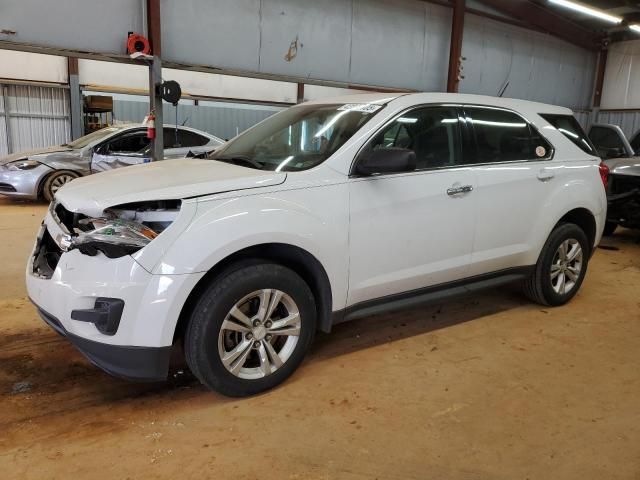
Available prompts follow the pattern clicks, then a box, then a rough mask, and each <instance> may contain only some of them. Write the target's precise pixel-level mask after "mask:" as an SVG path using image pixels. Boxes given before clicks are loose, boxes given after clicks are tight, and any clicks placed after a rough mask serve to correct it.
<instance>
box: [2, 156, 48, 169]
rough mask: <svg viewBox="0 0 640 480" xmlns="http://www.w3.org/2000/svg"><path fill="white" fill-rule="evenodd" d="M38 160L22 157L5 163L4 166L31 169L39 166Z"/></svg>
mask: <svg viewBox="0 0 640 480" xmlns="http://www.w3.org/2000/svg"><path fill="white" fill-rule="evenodd" d="M39 166H40V162H36V161H35V160H29V159H28V158H23V159H22V160H16V161H15V162H11V163H7V164H6V165H5V168H6V169H7V170H13V171H18V170H31V169H33V168H36V167H39Z"/></svg>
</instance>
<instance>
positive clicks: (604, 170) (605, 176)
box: [600, 162, 609, 188]
mask: <svg viewBox="0 0 640 480" xmlns="http://www.w3.org/2000/svg"><path fill="white" fill-rule="evenodd" d="M600 178H602V184H603V185H604V188H607V182H608V181H609V167H607V165H606V164H605V163H604V162H600Z"/></svg>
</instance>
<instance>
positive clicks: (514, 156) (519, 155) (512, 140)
mask: <svg viewBox="0 0 640 480" xmlns="http://www.w3.org/2000/svg"><path fill="white" fill-rule="evenodd" d="M465 115H466V120H467V122H468V123H469V124H470V125H472V126H473V133H474V136H475V140H476V159H475V161H476V163H492V162H513V161H518V160H536V159H542V158H548V156H549V154H550V153H551V146H550V145H549V143H548V142H547V141H546V140H544V139H543V138H542V136H541V135H540V134H539V133H538V132H537V131H535V130H534V129H533V128H531V127H530V126H529V124H528V123H527V122H526V121H525V120H524V119H523V118H522V117H520V116H519V115H516V114H515V113H513V112H509V111H506V110H496V109H489V108H465Z"/></svg>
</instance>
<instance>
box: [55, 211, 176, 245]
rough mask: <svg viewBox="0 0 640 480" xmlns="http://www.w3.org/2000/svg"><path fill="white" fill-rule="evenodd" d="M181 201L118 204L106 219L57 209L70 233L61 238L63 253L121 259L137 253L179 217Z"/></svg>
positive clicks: (61, 221)
mask: <svg viewBox="0 0 640 480" xmlns="http://www.w3.org/2000/svg"><path fill="white" fill-rule="evenodd" d="M180 203H181V202H180V201H179V200H158V201H147V202H136V203H129V204H124V205H117V206H114V207H111V208H109V209H107V210H105V211H104V214H105V216H104V217H100V218H87V217H85V216H84V215H80V214H71V213H69V212H67V211H66V210H65V209H64V208H63V207H61V206H56V207H55V208H54V212H55V214H56V218H57V220H58V222H59V223H61V224H63V225H64V226H65V227H66V228H67V229H68V230H69V234H68V235H64V236H63V237H64V238H60V239H59V241H58V244H59V245H60V248H61V249H62V250H63V251H69V250H72V249H76V248H77V249H78V250H80V252H81V253H84V254H86V255H92V256H93V255H96V254H97V253H98V252H102V253H104V254H105V255H106V256H107V257H109V258H118V257H123V256H125V255H130V254H132V253H135V252H137V251H138V250H140V249H141V248H143V247H145V246H146V245H147V244H149V243H150V242H151V241H152V240H153V239H154V238H156V237H157V236H158V235H160V233H162V232H163V231H164V230H165V229H167V228H168V227H169V226H170V225H171V224H172V223H173V221H174V220H175V218H176V217H177V216H178V213H179V211H180Z"/></svg>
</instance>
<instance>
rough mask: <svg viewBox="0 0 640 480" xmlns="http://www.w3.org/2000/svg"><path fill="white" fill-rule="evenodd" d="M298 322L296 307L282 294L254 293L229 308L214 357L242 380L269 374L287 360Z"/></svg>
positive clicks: (295, 338)
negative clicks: (217, 355) (216, 355)
mask: <svg viewBox="0 0 640 480" xmlns="http://www.w3.org/2000/svg"><path fill="white" fill-rule="evenodd" d="M301 325H302V322H301V318H300V312H299V310H298V306H297V305H296V303H295V302H294V301H293V299H292V298H291V297H290V296H289V295H287V294H286V293H284V292H282V291H280V290H275V289H263V290H257V291H254V292H252V293H250V294H249V295H246V296H245V297H243V298H242V299H240V300H239V301H238V302H236V303H235V305H234V306H233V307H232V308H231V310H230V311H229V313H228V314H227V316H226V317H225V319H224V321H223V322H222V326H221V328H220V333H219V335H218V354H219V356H220V360H221V361H222V364H223V365H224V366H225V368H226V369H227V370H228V371H229V372H231V373H232V374H233V375H235V376H236V377H239V378H243V379H248V380H251V379H257V378H263V377H266V376H268V375H271V374H272V373H274V372H275V371H277V370H278V369H279V368H281V367H282V366H283V365H284V363H285V362H286V361H287V360H288V359H289V357H290V356H291V354H292V353H293V351H294V350H295V347H296V345H297V343H298V339H299V336H300V328H301Z"/></svg>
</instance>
